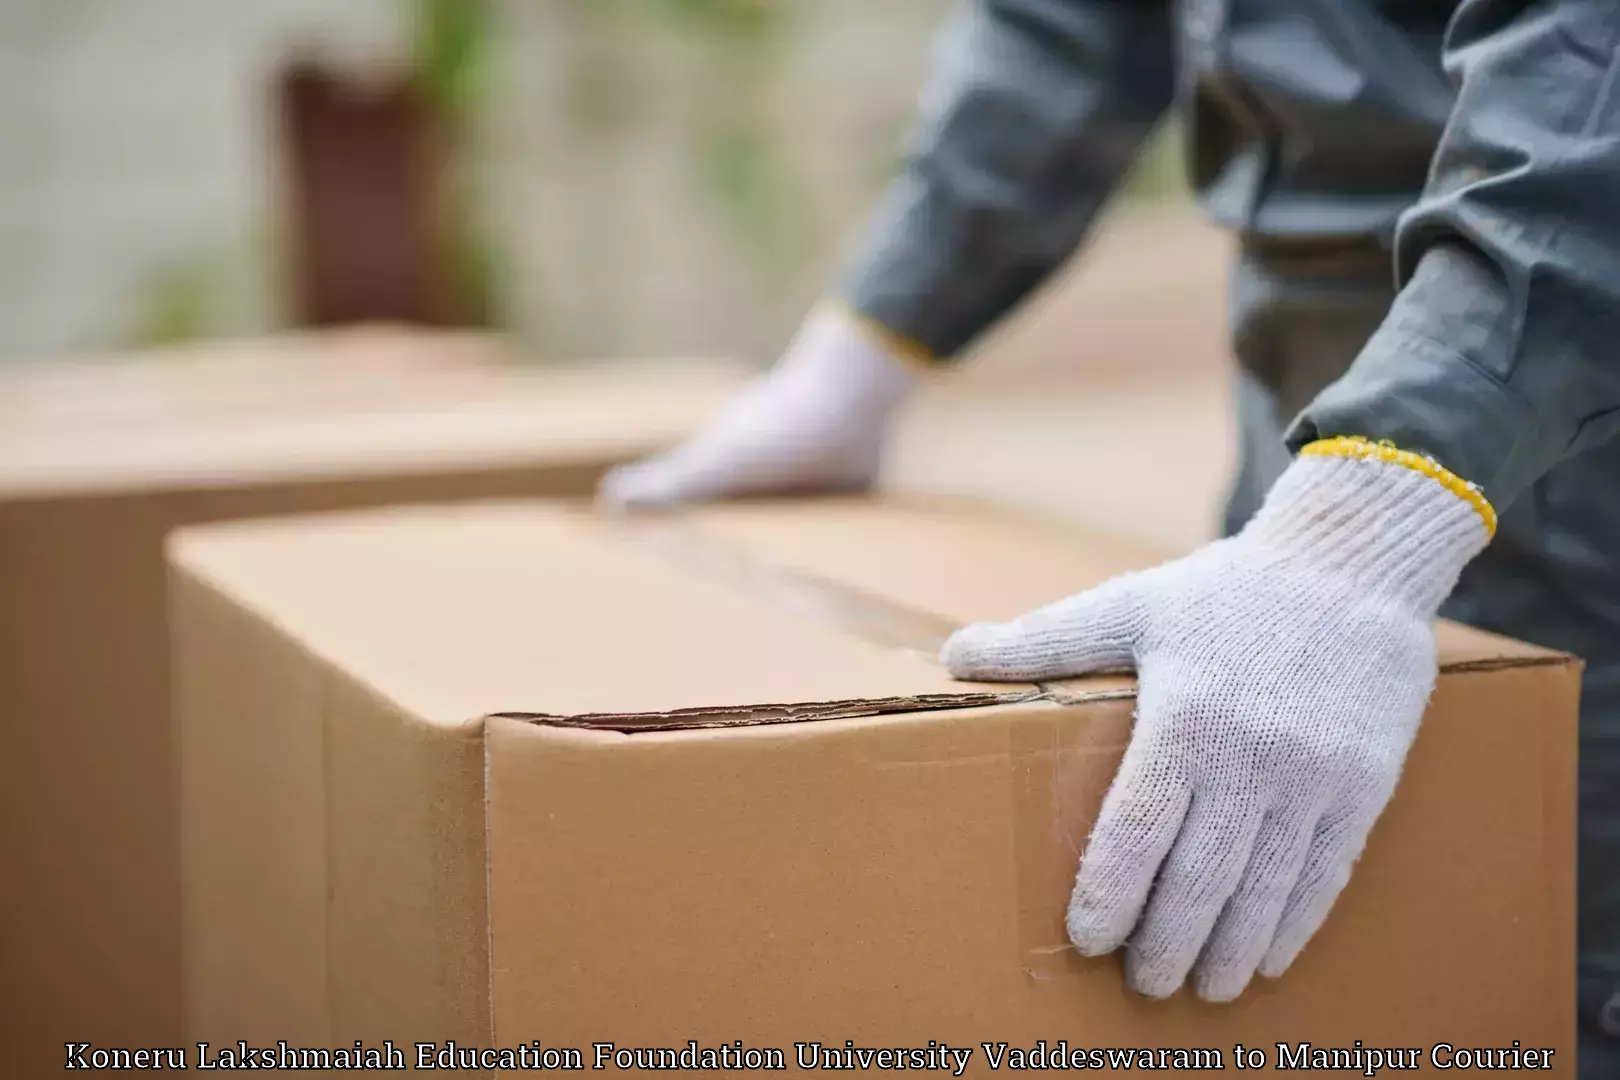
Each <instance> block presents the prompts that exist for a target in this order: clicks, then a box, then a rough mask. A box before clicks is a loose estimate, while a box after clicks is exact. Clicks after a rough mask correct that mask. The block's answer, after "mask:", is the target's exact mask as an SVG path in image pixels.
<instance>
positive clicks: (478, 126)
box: [0, 0, 1182, 362]
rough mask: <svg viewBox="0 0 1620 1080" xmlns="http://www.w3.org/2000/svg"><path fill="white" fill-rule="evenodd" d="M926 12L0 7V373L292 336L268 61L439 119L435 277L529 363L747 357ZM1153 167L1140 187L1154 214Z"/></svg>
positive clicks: (826, 3)
mask: <svg viewBox="0 0 1620 1080" xmlns="http://www.w3.org/2000/svg"><path fill="white" fill-rule="evenodd" d="M949 3H950V0H489V2H485V3H480V2H478V0H439V2H434V0H344V2H342V3H331V2H329V0H253V2H252V3H221V2H219V0H4V3H0V362H4V361H19V360H25V359H32V358H39V357H45V356H49V355H53V354H61V353H83V352H101V351H106V350H110V349H114V348H121V347H125V346H129V345H137V344H150V343H161V342H168V341H175V340H183V339H188V338H199V337H219V336H235V335H240V334H248V333H255V332H259V331H262V330H267V329H273V328H277V327H279V326H283V325H286V324H287V323H289V322H290V321H293V320H294V318H295V316H296V312H295V310H294V308H295V305H294V303H293V299H292V293H293V291H294V290H293V289H292V286H291V284H290V279H291V277H292V276H293V275H294V273H295V268H294V267H293V266H292V264H291V259H290V256H289V251H288V243H287V232H288V227H289V222H288V220H287V219H288V216H289V213H291V211H290V210H289V203H288V200H287V198H286V194H287V190H288V184H287V162H286V154H285V152H284V146H283V143H282V141H281V138H280V131H279V129H278V120H277V112H276V97H275V94H276V85H277V79H278V77H279V74H280V73H281V72H282V70H283V69H284V67H285V65H286V64H288V63H289V62H290V60H291V58H292V57H294V56H295V55H307V56H314V57H316V58H318V59H320V60H321V62H322V63H323V64H325V65H327V66H328V67H329V68H331V69H333V70H336V71H339V72H342V73H344V74H345V75H346V77H348V78H350V79H352V80H353V81H354V83H355V85H356V86H357V87H364V86H366V85H368V84H370V83H373V82H375V81H376V80H377V79H378V78H379V77H380V75H379V73H382V72H385V71H387V70H389V69H391V68H404V69H407V70H409V71H412V72H414V73H415V74H416V76H417V79H418V81H419V82H420V83H422V84H423V86H424V87H425V88H426V90H425V92H426V93H427V94H428V95H429V97H430V98H432V99H433V100H434V102H435V104H437V105H439V106H442V107H443V108H444V109H445V110H447V111H449V112H451V113H453V114H454V118H455V121H456V124H457V126H458V129H459V130H458V131H457V133H456V137H455V140H454V142H453V146H452V149H451V155H452V160H453V162H454V165H455V170H456V174H457V180H456V182H455V187H456V190H455V193H454V198H453V200H451V202H452V203H453V205H450V206H449V208H448V209H447V211H446V212H447V214H449V215H450V216H451V217H452V218H453V219H454V220H453V222H452V225H453V226H454V228H455V229H457V230H458V235H460V237H461V239H462V240H463V241H465V243H464V244H463V245H462V249H463V250H460V251H459V253H458V254H457V256H456V258H458V259H460V263H458V266H457V267H456V268H455V272H456V275H459V276H456V280H457V281H458V282H459V283H460V284H461V285H463V286H464V287H465V288H467V289H470V290H474V291H477V292H478V293H479V294H480V295H479V297H478V303H477V304H476V305H475V307H476V309H477V318H478V320H479V321H484V322H489V323H492V324H494V325H496V326H498V327H499V328H502V329H507V330H510V331H512V332H514V333H515V334H516V335H518V337H519V338H520V340H521V342H522V343H523V345H524V346H525V350H526V352H527V353H528V354H529V355H530V356H532V357H534V358H535V359H537V360H541V361H545V360H561V359H589V358H594V357H609V356H630V355H635V356H673V355H681V354H688V355H690V354H702V353H708V354H726V355H737V356H744V357H748V358H750V359H754V360H756V361H761V362H762V361H764V360H765V359H768V358H769V356H770V355H771V354H772V353H773V352H774V351H775V350H776V349H777V348H779V347H780V345H781V344H782V341H783V339H784V338H785V337H786V335H787V334H788V333H789V332H790V331H791V329H792V327H793V324H794V323H795V322H796V321H797V319H798V318H799V317H800V316H801V315H802V313H803V310H804V308H805V306H806V305H807V304H808V303H809V302H811V301H812V300H813V299H814V297H815V295H816V293H817V292H818V291H819V289H820V288H821V286H822V285H823V283H824V282H825V281H826V278H827V275H828V274H829V273H830V272H831V271H832V270H833V269H834V268H835V266H836V263H837V259H838V257H839V254H840V252H841V250H842V245H843V242H844V241H845V240H846V239H847V238H848V236H849V234H850V231H851V230H852V229H853V228H855V227H857V226H858V225H859V223H860V222H861V220H862V218H863V216H864V213H865V211H866V209H867V208H868V207H869V206H870V205H871V202H872V200H873V198H874V197H875V195H876V193H877V191H878V189H879V187H880V186H881V184H882V183H883V182H884V180H885V179H886V178H887V177H888V175H889V174H890V172H891V170H892V169H893V168H894V166H895V165H896V162H897V154H898V150H899V141H900V138H901V136H902V135H903V133H904V131H905V127H906V124H907V121H908V119H909V117H910V114H911V111H912V107H913V104H914V99H915V96H916V93H917V91H918V88H919V86H920V83H921V80H922V78H923V75H924V72H925V70H926V66H927V63H928V59H929V48H930V39H931V36H932V33H933V30H934V27H935V26H936V24H937V23H938V21H939V19H940V18H941V17H942V15H943V14H944V12H945V11H946V10H947V8H948V6H949ZM357 92H358V91H357ZM451 99H453V100H451ZM1174 166H1175V155H1174V151H1173V148H1172V147H1170V146H1169V145H1168V144H1167V145H1164V146H1161V147H1160V149H1159V150H1158V151H1157V152H1155V153H1154V154H1153V155H1152V156H1151V159H1150V161H1149V162H1148V163H1147V164H1146V166H1145V168H1144V170H1143V171H1142V173H1141V175H1140V176H1139V177H1138V181H1137V191H1138V194H1139V196H1140V197H1142V198H1144V199H1162V200H1164V201H1165V202H1164V205H1166V206H1171V207H1173V206H1175V205H1176V203H1177V202H1178V201H1179V200H1180V199H1181V198H1182V195H1181V192H1180V188H1179V187H1178V185H1177V183H1176V181H1175V168H1174Z"/></svg>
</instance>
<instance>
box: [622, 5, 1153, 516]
mask: <svg viewBox="0 0 1620 1080" xmlns="http://www.w3.org/2000/svg"><path fill="white" fill-rule="evenodd" d="M1169 7H1170V0H971V2H969V3H967V4H966V5H965V6H963V7H961V8H960V9H958V11H957V12H956V14H955V15H954V16H953V17H952V19H951V21H950V22H949V23H948V24H947V26H946V28H945V30H944V31H943V33H942V34H941V35H940V38H939V44H938V53H937V59H936V62H935V67H934V70H933V72H932V75H931V77H930V79H929V83H928V89H927V91H926V93H925V94H924V96H923V101H922V106H921V109H920V113H919V116H918V119H917V122H916V125H915V127H914V129H913V131H912V134H911V138H910V142H909V147H908V152H907V156H906V164H905V169H904V171H903V173H902V174H901V175H900V176H899V177H897V178H896V179H895V180H894V181H893V182H892V183H891V184H890V186H889V188H888V191H887V194H886V195H885V197H884V199H883V201H882V203H881V205H880V208H879V210H878V212H877V214H876V215H875V217H874V218H873V220H872V221H871V222H870V224H869V225H868V226H867V229H866V232H865V235H864V238H863V240H862V242H861V243H860V244H859V246H858V247H857V248H856V250H855V254H854V257H853V259H852V260H851V262H850V264H849V266H848V268H847V270H846V272H845V274H844V275H843V279H842V280H841V282H840V283H839V285H838V287H837V289H836V290H835V292H836V295H835V297H834V298H833V299H834V301H835V302H833V303H830V304H826V305H823V306H821V307H820V308H818V309H817V310H816V311H815V312H814V313H812V314H811V316H810V318H809V319H807V320H806V322H805V324H804V326H802V327H801V328H800V331H799V334H798V335H797V336H796V337H795V338H794V340H793V342H792V343H791V344H790V345H789V347H788V349H787V351H786V353H785V355H784V356H783V357H782V359H781V361H780V362H779V363H778V364H777V365H776V366H775V368H773V369H772V370H771V371H770V372H769V373H767V374H766V375H765V376H764V377H763V378H761V379H759V380H757V381H755V382H754V383H753V384H752V385H750V386H749V387H748V388H747V389H746V390H745V391H744V392H743V393H741V394H740V395H739V396H738V397H737V398H735V399H734V400H733V401H732V402H731V403H730V404H729V405H728V406H727V407H726V409H725V410H724V411H723V412H722V413H721V414H720V415H719V416H717V417H716V418H715V419H714V421H713V422H712V423H710V424H709V425H708V426H707V427H706V428H704V430H703V431H701V432H699V433H698V434H697V435H696V436H695V437H694V438H693V439H691V440H690V441H688V442H687V443H685V444H683V445H682V446H679V447H677V448H675V449H674V450H673V451H671V452H669V453H667V454H662V455H660V456H658V457H655V458H653V459H652V460H650V461H645V462H639V463H637V464H634V465H629V466H625V467H623V468H620V469H616V470H614V471H613V472H612V473H610V474H609V475H608V477H607V479H606V481H605V482H604V483H603V486H602V499H603V501H604V502H605V503H607V504H610V505H615V506H626V507H647V506H653V505H659V506H667V505H674V504H680V503H689V502H695V501H700V500H708V499H723V498H730V497H734V496H739V495H755V494H789V493H799V492H809V491H828V490H847V489H852V488H861V487H865V486H867V485H869V484H870V483H871V482H872V480H873V479H874V478H875V476H876V474H877V472H878V468H879V466H880V464H881V460H882V455H883V448H884V444H885V442H886V439H887V432H888V427H889V421H890V417H891V415H892V414H893V412H894V411H895V410H896V408H897V407H898V406H899V405H900V404H901V403H902V402H903V401H905V400H906V398H907V397H908V396H909V394H910V392H911V389H912V386H913V383H914V381H915V377H916V373H917V370H918V369H919V368H920V367H924V366H927V365H930V364H932V363H933V362H934V361H936V360H948V359H951V358H953V357H955V356H956V355H958V354H959V353H960V352H961V350H962V349H963V348H964V347H965V346H966V345H967V344H968V343H969V342H970V341H971V340H972V339H973V338H974V337H976V336H977V335H978V334H979V333H980V332H981V331H983V330H985V329H987V328H988V327H989V326H990V325H991V324H992V323H994V322H995V321H996V320H998V319H999V318H1000V317H1001V316H1002V315H1004V314H1006V313H1007V312H1008V311H1009V310H1010V309H1011V308H1012V307H1013V306H1014V305H1016V304H1017V303H1018V302H1019V301H1021V300H1023V299H1024V298H1025V297H1026V296H1028V295H1029V294H1030V292H1031V291H1033V290H1034V289H1035V288H1036V287H1037V286H1038V285H1040V284H1041V283H1042V282H1043V281H1045V280H1046V279H1047V278H1048V277H1049V276H1050V275H1051V273H1052V272H1053V271H1054V270H1055V269H1056V268H1057V267H1058V266H1059V265H1061V264H1062V263H1063V262H1064V261H1065V260H1066V259H1067V258H1068V257H1069V256H1070V255H1071V254H1073V252H1074V250H1075V249H1076V248H1077V247H1078V246H1079V245H1080V242H1081V240H1082V238H1083V237H1084V235H1085V232H1086V229H1087V227H1088V226H1089V225H1090V224H1091V222H1092V219H1093V218H1094V217H1095V216H1096V214H1097V211H1098V209H1099V208H1100V207H1101V206H1102V204H1103V203H1104V201H1105V200H1106V199H1107V198H1108V196H1109V194H1110V193H1111V192H1113V191H1114V189H1115V188H1116V187H1117V186H1118V184H1119V182H1120V180H1121V178H1122V177H1123V176H1124V175H1125V173H1126V171H1127V170H1128V169H1129V168H1130V165H1131V163H1132V162H1133V161H1134V160H1135V158H1136V155H1137V154H1138V152H1139V151H1140V150H1141V147H1142V144H1143V142H1144V141H1145V140H1146V139H1147V136H1148V134H1149V133H1150V132H1151V131H1152V129H1153V127H1154V125H1155V124H1156V123H1157V121H1158V120H1159V118H1160V117H1161V116H1162V115H1163V113H1164V111H1165V108H1166V107H1167V105H1168V104H1169V101H1170V98H1171V92H1172V82H1173V79H1172V75H1171V55H1172V52H1173V42H1172V40H1171V36H1170V28H1169V21H1168V20H1169V15H1168V12H1169Z"/></svg>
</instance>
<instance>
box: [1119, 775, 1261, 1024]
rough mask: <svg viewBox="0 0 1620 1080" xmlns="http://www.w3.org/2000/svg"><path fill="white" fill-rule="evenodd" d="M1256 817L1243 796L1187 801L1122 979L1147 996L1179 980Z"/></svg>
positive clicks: (1231, 880)
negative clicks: (1185, 811)
mask: <svg viewBox="0 0 1620 1080" xmlns="http://www.w3.org/2000/svg"><path fill="white" fill-rule="evenodd" d="M1262 820H1263V812H1262V810H1261V808H1260V807H1259V805H1258V804H1256V803H1254V802H1253V801H1252V800H1250V801H1249V803H1248V804H1247V805H1245V793H1232V794H1229V795H1228V794H1225V793H1216V794H1213V795H1212V794H1211V793H1209V792H1205V791H1199V792H1198V793H1197V794H1196V795H1194V797H1193V802H1192V808H1191V809H1190V810H1189V811H1188V814H1187V820H1186V823H1185V824H1183V825H1182V827H1181V832H1180V834H1179V835H1178V836H1177V837H1176V841H1175V844H1174V845H1173V846H1172V847H1171V849H1170V854H1169V856H1168V857H1166V859H1165V861H1164V868H1163V870H1162V871H1161V873H1160V874H1159V880H1158V882H1157V884H1155V885H1154V887H1153V895H1152V897H1151V898H1150V899H1149V900H1148V904H1147V911H1146V912H1145V913H1144V915H1143V917H1142V923H1141V925H1140V926H1139V927H1138V928H1137V931H1136V935H1135V936H1134V937H1133V938H1132V939H1131V943H1130V947H1129V948H1128V949H1127V951H1126V957H1125V979H1126V982H1127V983H1129V984H1130V987H1131V989H1132V990H1135V991H1136V992H1137V993H1139V994H1145V995H1147V996H1148V997H1155V998H1158V997H1168V996H1169V995H1171V994H1173V993H1175V991H1176V989H1177V988H1178V987H1180V986H1181V984H1182V983H1183V982H1185V981H1186V978H1187V972H1188V971H1189V970H1191V969H1192V966H1193V963H1194V961H1196V960H1197V959H1198V954H1199V953H1200V952H1202V951H1203V948H1204V944H1205V942H1207V941H1208V940H1209V935H1210V931H1211V930H1212V929H1213V928H1214V926H1215V923H1216V921H1217V919H1219V917H1220V914H1221V910H1222V909H1223V908H1224V907H1225V906H1226V903H1227V901H1228V900H1229V899H1230V898H1231V897H1232V894H1233V893H1234V892H1235V891H1236V890H1237V888H1238V883H1239V882H1240V881H1241V880H1242V877H1243V872H1244V869H1245V868H1246V867H1247V866H1248V865H1249V862H1250V859H1251V855H1252V853H1253V851H1254V846H1255V840H1256V837H1257V836H1258V834H1259V832H1260V827H1261V822H1262Z"/></svg>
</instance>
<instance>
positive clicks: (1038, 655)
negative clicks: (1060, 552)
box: [940, 575, 1141, 682]
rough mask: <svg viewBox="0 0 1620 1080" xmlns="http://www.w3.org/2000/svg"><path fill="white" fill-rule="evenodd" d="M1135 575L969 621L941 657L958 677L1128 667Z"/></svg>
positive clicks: (1054, 675)
mask: <svg viewBox="0 0 1620 1080" xmlns="http://www.w3.org/2000/svg"><path fill="white" fill-rule="evenodd" d="M1136 582H1137V579H1136V575H1123V576H1121V577H1116V578H1114V579H1112V580H1110V581H1105V582H1103V583H1102V584H1101V585H1099V586H1097V587H1096V588H1094V589H1091V590H1089V591H1087V592H1083V593H1080V594H1079V595H1077V596H1071V597H1069V598H1067V599H1065V600H1059V601H1058V602H1057V603H1055V604H1048V605H1047V606H1046V607H1043V608H1038V609H1037V610H1035V611H1032V612H1030V613H1029V614H1027V615H1025V616H1023V617H1022V618H1018V619H1014V620H1012V621H1011V622H1002V623H988V622H986V623H974V624H973V625H971V626H965V627H963V628H962V629H960V630H958V631H957V632H956V633H954V634H952V635H951V636H950V639H949V640H947V641H946V642H945V647H944V648H943V649H942V650H940V662H941V663H942V664H944V665H945V668H946V670H947V671H949V672H950V673H951V674H952V675H953V676H955V677H956V678H958V679H972V680H977V681H980V682H1034V681H1038V680H1041V679H1061V678H1066V677H1068V676H1071V675H1085V674H1088V673H1091V672H1095V671H1104V670H1107V669H1110V668H1123V667H1128V666H1130V664H1131V663H1132V662H1133V660H1134V657H1135V647H1136V636H1137V631H1138V628H1139V625H1140V621H1141V620H1140V614H1139V611H1138V598H1137V583H1136Z"/></svg>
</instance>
